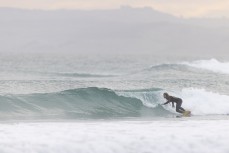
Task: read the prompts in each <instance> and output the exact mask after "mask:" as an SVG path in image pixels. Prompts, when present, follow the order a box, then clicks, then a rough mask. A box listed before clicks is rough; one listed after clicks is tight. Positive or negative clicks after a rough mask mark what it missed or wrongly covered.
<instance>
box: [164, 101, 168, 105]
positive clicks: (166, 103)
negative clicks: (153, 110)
mask: <svg viewBox="0 0 229 153" xmlns="http://www.w3.org/2000/svg"><path fill="white" fill-rule="evenodd" d="M168 103H170V101H167V102H165V103H164V104H162V105H166V104H168Z"/></svg>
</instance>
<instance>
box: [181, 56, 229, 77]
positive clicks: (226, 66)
mask: <svg viewBox="0 0 229 153" xmlns="http://www.w3.org/2000/svg"><path fill="white" fill-rule="evenodd" d="M182 64H184V65H188V66H191V67H195V68H200V69H206V70H210V71H213V72H216V73H224V74H229V62H220V61H218V60H216V59H210V60H198V61H194V62H183V63H182Z"/></svg>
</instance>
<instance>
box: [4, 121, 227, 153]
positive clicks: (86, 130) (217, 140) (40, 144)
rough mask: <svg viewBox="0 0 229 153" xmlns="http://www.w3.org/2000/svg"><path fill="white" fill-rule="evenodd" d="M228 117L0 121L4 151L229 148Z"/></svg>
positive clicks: (222, 151)
mask: <svg viewBox="0 0 229 153" xmlns="http://www.w3.org/2000/svg"><path fill="white" fill-rule="evenodd" d="M228 127H229V122H228V120H193V121H192V120H185V119H174V120H162V121H113V122H110V121H100V122H49V123H42V122H40V123H19V124H5V123H4V124H2V123H1V124H0V137H1V139H0V152H3V153H41V152H42V153H167V152H170V153H184V152H185V153H228V152H229V146H228V137H229V133H228V132H227V131H228Z"/></svg>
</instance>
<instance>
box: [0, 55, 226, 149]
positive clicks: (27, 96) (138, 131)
mask: <svg viewBox="0 0 229 153" xmlns="http://www.w3.org/2000/svg"><path fill="white" fill-rule="evenodd" d="M0 71H1V73H0V137H1V139H0V152H1V153H27V152H28V153H31V152H32V153H166V152H172V153H183V152H186V153H203V152H204V153H205V152H211V153H228V152H229V146H228V145H227V143H228V138H229V133H228V131H229V121H228V119H229V116H228V114H229V80H228V76H229V60H227V59H226V58H225V57H217V58H216V57H211V58H209V57H188V56H187V57H184V56H183V57H182V56H180V57H178V56H174V57H173V56H168V57H166V56H159V55H149V54H148V55H134V54H132V55H130V54H116V55H115V54H112V55H108V54H106V55H104V54H95V53H94V54H92V55H89V54H73V53H65V54H64V53H62V54H60V53H59V54H54V53H50V54H48V53H47V54H4V55H1V56H0ZM164 92H168V93H169V94H170V95H173V96H176V97H180V98H182V99H183V104H182V107H184V108H185V109H187V110H190V111H191V112H192V115H191V116H190V117H183V116H181V115H180V114H179V113H177V112H176V111H175V109H174V108H172V106H171V105H170V104H168V105H163V106H162V105H161V104H162V103H164V102H166V100H165V99H164V98H163V93H164Z"/></svg>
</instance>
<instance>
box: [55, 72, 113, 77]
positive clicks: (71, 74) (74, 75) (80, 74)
mask: <svg viewBox="0 0 229 153" xmlns="http://www.w3.org/2000/svg"><path fill="white" fill-rule="evenodd" d="M53 74H54V75H57V76H63V77H82V78H104V77H115V76H116V75H105V74H89V73H53Z"/></svg>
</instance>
